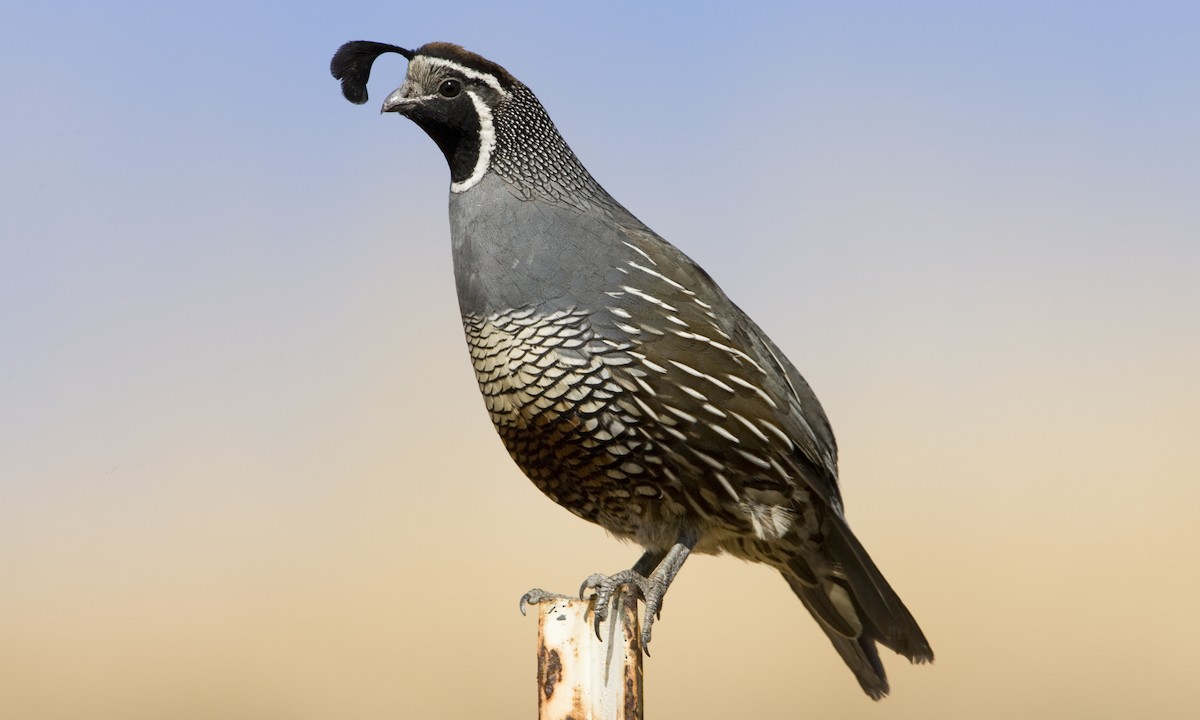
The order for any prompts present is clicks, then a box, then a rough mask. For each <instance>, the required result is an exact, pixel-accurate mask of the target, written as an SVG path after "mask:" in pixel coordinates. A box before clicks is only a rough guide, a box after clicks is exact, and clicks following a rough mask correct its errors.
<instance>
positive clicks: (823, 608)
mask: <svg viewBox="0 0 1200 720" xmlns="http://www.w3.org/2000/svg"><path fill="white" fill-rule="evenodd" d="M783 577H784V578H785V579H786V580H787V581H788V584H789V585H791V586H792V591H793V592H795V593H796V596H797V597H799V598H800V602H802V603H804V607H806V608H808V611H809V612H810V613H812V616H813V617H814V618H816V619H817V624H819V625H820V626H821V629H822V630H824V631H825V634H826V635H828V636H829V641H830V642H832V643H833V647H834V649H835V650H837V651H838V654H839V655H841V656H842V660H844V661H845V663H846V665H847V666H848V667H849V668H850V670H851V671H852V672H853V673H854V677H855V678H857V679H858V684H859V685H861V686H862V689H863V692H865V693H866V694H867V695H869V696H870V697H871V699H872V700H879V699H881V698H882V697H883V696H884V695H887V694H888V690H889V687H888V681H887V673H886V672H884V670H883V662H881V661H880V659H879V651H878V650H876V649H875V641H874V640H872V639H870V638H869V637H867V636H866V635H865V634H863V633H862V632H859V633H858V634H857V635H853V634H848V632H847V630H846V623H845V620H844V619H843V618H842V617H841V613H840V612H838V611H836V610H835V609H833V607H832V605H830V603H829V599H828V597H827V596H826V594H825V592H824V590H822V589H821V588H819V587H816V586H812V585H805V584H804V583H802V582H801V581H800V579H799V578H798V577H797V576H795V575H792V574H790V573H787V572H785V573H784V574H783Z"/></svg>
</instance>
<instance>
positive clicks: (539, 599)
mask: <svg viewBox="0 0 1200 720" xmlns="http://www.w3.org/2000/svg"><path fill="white" fill-rule="evenodd" d="M566 597H567V596H566V595H561V594H559V593H552V592H547V591H545V590H543V589H541V588H533V589H532V590H530V591H529V592H527V593H525V594H524V595H522V596H521V600H520V602H519V603H518V604H517V607H518V608H519V609H520V610H521V614H522V615H524V614H525V606H526V605H537V604H538V603H543V602H546V601H547V600H561V599H564V598H566Z"/></svg>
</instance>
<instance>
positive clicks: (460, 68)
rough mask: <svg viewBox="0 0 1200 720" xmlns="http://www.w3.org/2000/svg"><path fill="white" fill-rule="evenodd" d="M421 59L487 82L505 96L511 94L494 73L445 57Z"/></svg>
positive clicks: (425, 57) (423, 57)
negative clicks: (489, 73)
mask: <svg viewBox="0 0 1200 720" xmlns="http://www.w3.org/2000/svg"><path fill="white" fill-rule="evenodd" d="M421 60H424V61H425V62H427V63H429V64H430V65H441V66H442V67H446V68H450V69H451V70H453V71H455V72H457V73H459V74H461V75H462V76H463V77H469V78H471V79H472V80H478V81H480V82H482V83H485V84H487V85H488V86H489V87H490V88H492V89H493V90H495V91H496V92H498V93H500V94H501V95H504V96H505V97H508V95H509V94H510V93H509V92H508V91H507V90H505V89H504V88H503V87H501V86H500V81H499V80H497V79H496V77H495V76H494V75H488V74H487V73H482V72H479V71H478V70H472V69H471V68H469V67H467V66H466V65H459V64H458V63H456V62H454V61H453V60H445V59H443V58H436V57H428V56H421Z"/></svg>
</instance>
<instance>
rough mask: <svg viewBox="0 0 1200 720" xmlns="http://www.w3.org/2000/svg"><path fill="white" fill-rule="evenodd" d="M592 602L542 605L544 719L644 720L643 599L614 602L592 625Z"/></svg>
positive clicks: (626, 596) (540, 672)
mask: <svg viewBox="0 0 1200 720" xmlns="http://www.w3.org/2000/svg"><path fill="white" fill-rule="evenodd" d="M592 602H593V601H592V600H591V599H588V600H577V599H573V598H561V599H557V598H556V599H553V600H551V599H546V600H543V601H542V602H541V603H540V604H539V605H538V718H539V720H567V719H568V718H570V720H641V718H642V644H641V640H640V639H639V635H640V632H639V630H638V614H637V599H636V598H635V597H632V596H631V595H629V594H622V596H621V597H620V598H619V599H618V600H616V601H615V602H614V603H613V607H612V612H611V613H609V618H608V620H607V621H606V622H604V623H601V625H600V637H601V638H603V640H601V639H600V638H597V637H596V631H595V630H594V628H593V626H592V613H591V606H592Z"/></svg>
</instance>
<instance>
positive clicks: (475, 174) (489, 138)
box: [450, 90, 496, 193]
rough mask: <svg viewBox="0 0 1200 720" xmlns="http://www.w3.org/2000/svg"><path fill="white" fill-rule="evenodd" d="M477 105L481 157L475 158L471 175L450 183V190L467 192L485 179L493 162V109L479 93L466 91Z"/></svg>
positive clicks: (494, 134) (494, 130) (494, 145)
mask: <svg viewBox="0 0 1200 720" xmlns="http://www.w3.org/2000/svg"><path fill="white" fill-rule="evenodd" d="M466 93H467V96H468V97H470V98H471V103H472V104H474V105H475V114H477V115H478V116H479V157H477V158H476V159H475V169H474V170H472V171H471V176H470V177H468V178H467V179H466V180H463V181H462V182H456V183H450V192H453V193H460V192H466V191H467V190H470V189H471V188H473V187H475V185H476V184H477V183H478V182H479V181H480V180H482V179H483V176H484V173H486V172H487V170H488V165H489V164H491V162H492V150H494V149H495V147H496V128H495V127H493V126H492V109H491V108H489V107H488V106H487V103H485V102H484V101H483V100H482V99H480V97H479V95H478V94H477V93H474V92H472V91H470V90H467V91H466Z"/></svg>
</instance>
